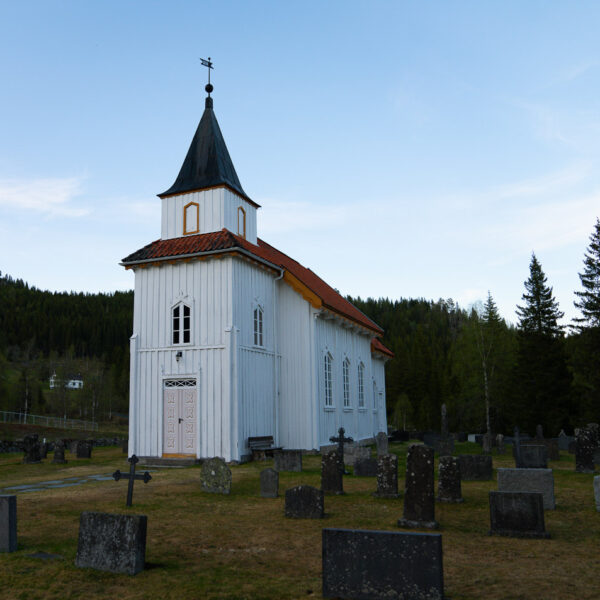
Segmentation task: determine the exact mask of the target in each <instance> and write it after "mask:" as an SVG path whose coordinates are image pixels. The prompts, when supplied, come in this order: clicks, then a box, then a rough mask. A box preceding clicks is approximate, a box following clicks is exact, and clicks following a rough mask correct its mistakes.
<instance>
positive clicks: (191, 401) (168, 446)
mask: <svg viewBox="0 0 600 600" xmlns="http://www.w3.org/2000/svg"><path fill="white" fill-rule="evenodd" d="M197 407H198V396H197V388H196V380H195V379H168V380H166V381H165V389H164V413H163V414H164V419H163V430H164V434H163V455H166V456H169V455H172V456H173V455H174V456H182V455H184V456H189V455H193V456H196V434H197V431H198V430H197V427H198V420H197Z"/></svg>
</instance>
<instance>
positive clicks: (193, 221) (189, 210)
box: [183, 202, 200, 235]
mask: <svg viewBox="0 0 600 600" xmlns="http://www.w3.org/2000/svg"><path fill="white" fill-rule="evenodd" d="M199 231H200V207H199V205H198V203H197V202H188V204H186V205H185V206H184V207H183V235H190V234H191V233H198V232H199Z"/></svg>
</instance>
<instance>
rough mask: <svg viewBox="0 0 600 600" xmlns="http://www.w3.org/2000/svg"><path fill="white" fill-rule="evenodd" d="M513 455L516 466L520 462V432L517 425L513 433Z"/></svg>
mask: <svg viewBox="0 0 600 600" xmlns="http://www.w3.org/2000/svg"><path fill="white" fill-rule="evenodd" d="M513 456H514V459H515V466H516V467H517V468H518V467H519V464H520V463H521V432H520V431H519V428H518V427H515V431H514V433H513Z"/></svg>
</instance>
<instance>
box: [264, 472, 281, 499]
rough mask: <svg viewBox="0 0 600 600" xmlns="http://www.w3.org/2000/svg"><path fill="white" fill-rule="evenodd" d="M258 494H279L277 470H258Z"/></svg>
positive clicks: (276, 495)
mask: <svg viewBox="0 0 600 600" xmlns="http://www.w3.org/2000/svg"><path fill="white" fill-rule="evenodd" d="M260 495H261V497H262V498H277V497H278V496H279V472H278V471H276V470H275V469H263V470H262V471H261V472H260Z"/></svg>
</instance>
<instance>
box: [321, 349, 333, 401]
mask: <svg viewBox="0 0 600 600" xmlns="http://www.w3.org/2000/svg"><path fill="white" fill-rule="evenodd" d="M332 362H333V358H332V356H331V354H329V352H327V353H326V354H325V357H324V359H323V381H324V383H325V408H331V407H333V381H332V377H331V363H332Z"/></svg>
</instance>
